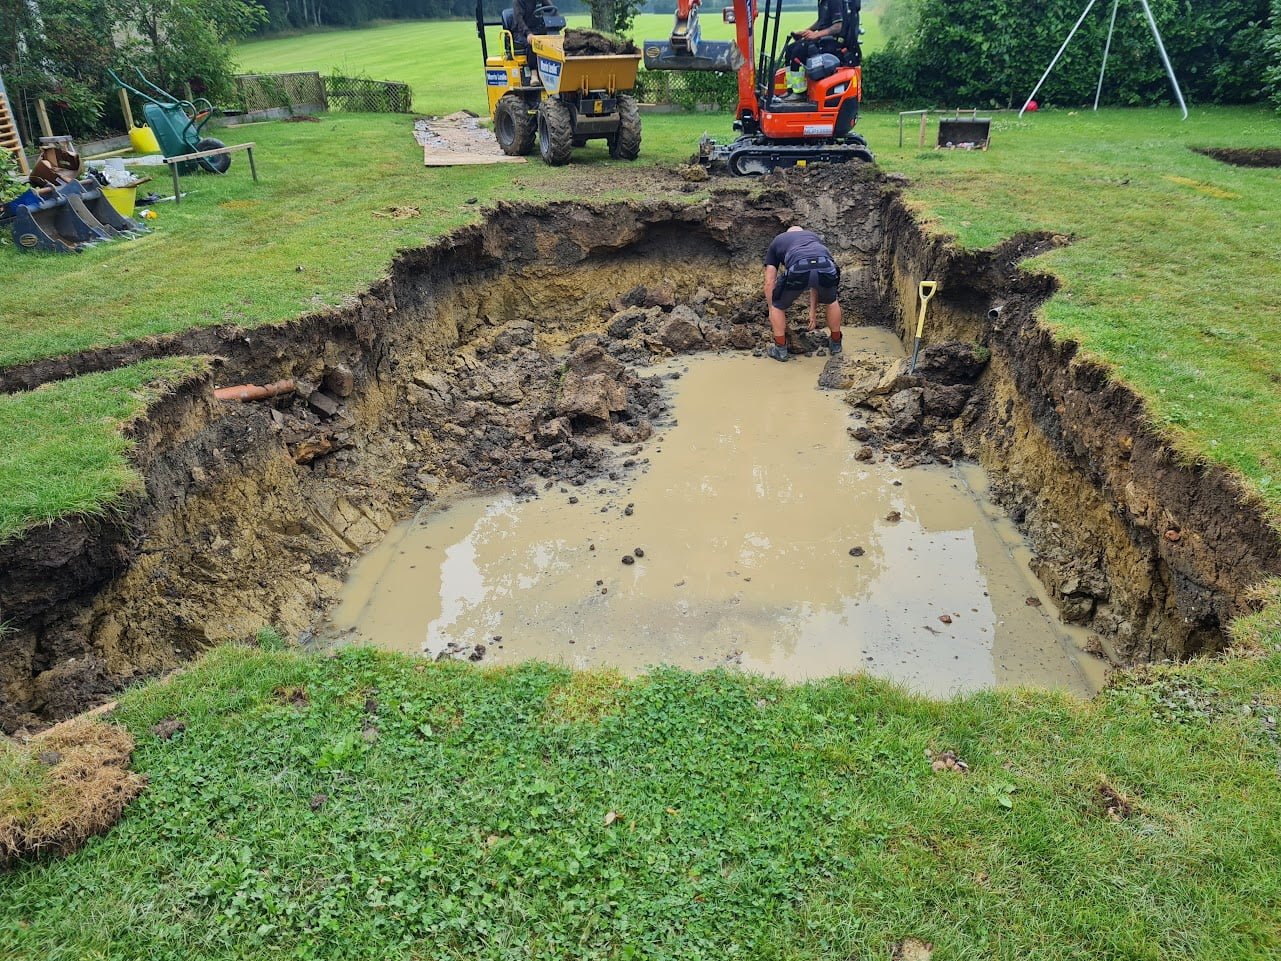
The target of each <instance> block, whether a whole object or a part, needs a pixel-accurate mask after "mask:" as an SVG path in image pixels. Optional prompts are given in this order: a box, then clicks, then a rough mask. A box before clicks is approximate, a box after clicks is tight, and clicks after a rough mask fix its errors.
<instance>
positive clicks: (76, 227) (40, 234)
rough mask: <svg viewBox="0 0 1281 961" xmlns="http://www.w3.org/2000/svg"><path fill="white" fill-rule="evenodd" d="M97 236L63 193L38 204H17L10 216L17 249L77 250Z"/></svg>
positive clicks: (64, 251)
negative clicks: (29, 205)
mask: <svg viewBox="0 0 1281 961" xmlns="http://www.w3.org/2000/svg"><path fill="white" fill-rule="evenodd" d="M100 239H102V238H101V236H100V235H99V234H98V233H96V232H94V231H93V230H92V229H91V228H90V227H89V226H88V224H86V223H85V222H84V221H82V220H81V219H80V218H79V217H78V216H77V215H76V213H75V211H73V210H72V209H71V208H70V207H69V206H68V205H67V201H66V199H65V198H63V197H57V198H55V199H53V200H46V201H44V202H43V203H41V204H40V205H39V206H38V207H19V208H18V211H17V213H16V215H15V216H14V220H13V242H14V244H15V245H16V246H17V247H18V249H19V250H43V251H47V252H49V253H55V254H78V253H80V250H81V247H82V245H83V244H84V243H86V242H90V241H93V240H100Z"/></svg>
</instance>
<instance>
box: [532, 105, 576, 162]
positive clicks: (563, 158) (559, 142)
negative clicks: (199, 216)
mask: <svg viewBox="0 0 1281 961" xmlns="http://www.w3.org/2000/svg"><path fill="white" fill-rule="evenodd" d="M573 152H574V121H573V118H572V117H571V116H570V113H569V106H568V105H567V104H565V103H563V102H561V101H560V100H559V99H557V98H556V97H547V98H545V99H544V100H543V102H542V104H540V105H539V107H538V153H539V156H541V157H542V158H543V161H544V162H545V163H548V164H550V165H551V166H553V167H559V166H561V165H562V164H567V163H569V158H570V156H571V155H572V154H573Z"/></svg>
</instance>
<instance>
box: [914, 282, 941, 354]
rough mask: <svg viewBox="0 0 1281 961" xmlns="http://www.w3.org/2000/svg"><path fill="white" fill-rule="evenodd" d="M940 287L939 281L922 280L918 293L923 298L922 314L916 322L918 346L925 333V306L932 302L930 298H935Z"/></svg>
mask: <svg viewBox="0 0 1281 961" xmlns="http://www.w3.org/2000/svg"><path fill="white" fill-rule="evenodd" d="M938 287H939V285H938V281H937V280H922V281H921V286H920V288H919V289H918V291H917V292H918V293H919V294H920V297H921V313H920V316H919V317H918V318H917V321H916V340H917V342H918V345H919V342H920V340H921V334H923V333H924V332H925V306H926V304H928V303H929V302H930V298H931V297H933V296H934V293H935V291H937V290H938Z"/></svg>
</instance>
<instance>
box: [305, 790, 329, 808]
mask: <svg viewBox="0 0 1281 961" xmlns="http://www.w3.org/2000/svg"><path fill="white" fill-rule="evenodd" d="M328 800H329V795H327V794H313V795H312V796H311V800H310V801H309V802H308V807H310V808H311V809H312V810H313V811H319V810H320V809H321V808H322V807H324V806H325V802H326V801H328Z"/></svg>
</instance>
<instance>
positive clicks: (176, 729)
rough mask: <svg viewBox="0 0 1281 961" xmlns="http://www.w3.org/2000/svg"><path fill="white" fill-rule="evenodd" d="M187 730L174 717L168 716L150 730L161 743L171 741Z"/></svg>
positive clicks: (184, 725) (185, 726)
mask: <svg viewBox="0 0 1281 961" xmlns="http://www.w3.org/2000/svg"><path fill="white" fill-rule="evenodd" d="M185 730H187V725H186V724H184V723H183V722H182V721H180V720H178V719H177V718H176V717H173V716H170V717H167V718H165V719H164V720H162V721H161V722H160V723H159V724H157V725H155V726H154V727H153V728H152V729H151V733H152V734H154V735H155V736H156V737H158V738H160V740H162V741H169V740H172V739H173V737H174V735H176V734H181V733H182V732H183V731H185Z"/></svg>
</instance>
